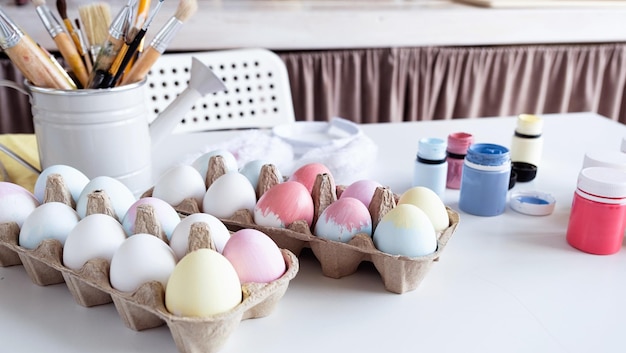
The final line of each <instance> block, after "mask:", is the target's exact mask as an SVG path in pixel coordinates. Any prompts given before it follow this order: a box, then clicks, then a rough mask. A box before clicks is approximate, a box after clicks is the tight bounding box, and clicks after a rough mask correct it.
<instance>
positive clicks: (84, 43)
mask: <svg viewBox="0 0 626 353" xmlns="http://www.w3.org/2000/svg"><path fill="white" fill-rule="evenodd" d="M74 23H76V35H77V36H78V41H79V42H80V47H81V49H82V52H81V55H82V56H83V61H84V62H85V67H86V68H87V72H88V73H91V70H92V69H93V64H92V63H91V56H90V55H89V51H88V50H87V48H88V47H89V44H87V39H86V38H85V34H84V33H83V30H82V29H81V28H80V27H81V26H80V21H79V20H78V18H75V19H74Z"/></svg>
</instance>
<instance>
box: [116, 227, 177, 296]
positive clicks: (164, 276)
mask: <svg viewBox="0 0 626 353" xmlns="http://www.w3.org/2000/svg"><path fill="white" fill-rule="evenodd" d="M175 266H176V257H175V256H174V252H173V251H172V249H170V247H169V246H167V244H166V243H165V242H164V241H163V240H161V239H159V238H157V237H155V236H154V235H151V234H146V233H139V234H135V235H133V236H131V237H129V238H127V239H126V240H124V242H122V244H120V246H119V247H118V248H117V250H116V251H115V253H114V254H113V258H112V259H111V267H110V272H109V277H110V280H111V286H112V287H113V288H115V289H117V290H119V291H122V292H134V291H135V290H137V288H139V287H140V286H141V285H142V284H144V283H147V282H150V281H158V282H160V283H161V284H162V285H163V288H164V289H165V288H166V286H167V280H168V278H169V276H170V274H171V273H172V271H173V270H174V267H175Z"/></svg>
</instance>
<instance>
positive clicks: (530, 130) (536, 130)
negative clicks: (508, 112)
mask: <svg viewBox="0 0 626 353" xmlns="http://www.w3.org/2000/svg"><path fill="white" fill-rule="evenodd" d="M542 130H543V119H542V118H541V117H540V116H538V115H533V114H520V115H518V116H517V127H516V129H515V131H517V132H518V133H520V134H524V135H530V136H535V135H541V132H542Z"/></svg>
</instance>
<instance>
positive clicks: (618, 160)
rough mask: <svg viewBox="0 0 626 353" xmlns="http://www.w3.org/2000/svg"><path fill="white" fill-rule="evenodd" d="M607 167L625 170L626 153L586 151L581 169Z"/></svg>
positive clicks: (610, 150)
mask: <svg viewBox="0 0 626 353" xmlns="http://www.w3.org/2000/svg"><path fill="white" fill-rule="evenodd" d="M590 167H607V168H617V169H622V170H626V153H624V152H620V151H615V150H612V149H594V150H590V151H587V153H585V157H584V159H583V167H582V169H585V168H590Z"/></svg>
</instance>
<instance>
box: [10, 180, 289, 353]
mask: <svg viewBox="0 0 626 353" xmlns="http://www.w3.org/2000/svg"><path fill="white" fill-rule="evenodd" d="M99 193H100V191H99ZM100 195H101V194H100ZM97 199H101V198H97ZM109 206H110V205H108V204H106V203H105V204H97V205H94V206H93V210H94V212H98V213H105V214H106V213H109V212H110V210H109V209H108V207H109ZM183 208H184V206H183ZM149 211H150V210H147V212H149ZM183 217H184V215H183ZM19 233H20V228H19V226H18V225H17V223H14V222H10V223H0V249H2V252H0V256H2V257H1V258H0V260H1V261H2V264H3V266H9V265H18V264H22V265H23V266H24V268H25V270H26V272H27V275H28V276H29V278H30V279H31V280H32V282H33V283H35V284H38V285H41V286H46V285H51V284H58V283H63V282H64V283H65V284H66V285H67V288H68V290H69V291H70V293H71V295H72V296H73V298H74V300H75V302H76V303H77V304H79V305H81V306H84V307H93V306H97V305H104V304H110V303H113V304H114V306H115V308H116V311H117V312H118V314H119V316H120V319H121V320H122V321H123V323H124V325H125V326H126V327H128V328H130V329H132V330H134V331H143V330H147V329H151V328H155V327H159V326H162V325H167V326H168V328H169V329H170V332H171V334H172V337H173V339H174V342H175V344H176V346H177V348H178V350H179V351H180V352H181V353H196V352H197V353H201V352H202V353H204V352H217V351H218V350H219V349H220V348H221V347H222V345H223V344H224V343H225V342H226V341H227V339H228V337H229V336H230V334H232V332H233V331H234V330H235V329H236V328H237V327H238V325H239V323H240V322H241V321H242V320H246V319H254V318H261V317H265V316H267V315H269V314H271V312H272V311H273V310H274V309H275V307H276V306H277V305H278V303H279V301H280V299H281V298H282V297H283V296H284V294H285V293H286V291H287V288H288V285H289V282H290V281H291V280H292V279H293V278H294V277H295V276H296V274H297V272H298V270H299V263H298V259H297V257H296V255H295V254H293V253H292V252H291V251H289V250H287V249H280V251H281V254H282V257H283V260H284V261H285V264H286V270H285V272H284V273H283V275H282V276H281V277H280V278H278V279H276V280H274V281H272V282H269V283H242V285H241V287H242V301H241V302H240V303H239V304H238V305H236V306H235V307H234V308H232V309H230V310H229V311H227V312H224V313H220V314H217V315H213V316H210V317H183V316H177V315H174V314H172V313H170V312H169V311H168V310H167V309H166V307H165V288H164V287H163V285H162V284H161V283H159V282H156V281H155V282H148V283H144V284H143V285H141V286H140V287H139V288H138V289H137V290H135V291H134V292H131V293H127V292H122V291H119V290H117V289H115V288H113V287H112V286H111V284H110V281H109V269H110V263H109V261H108V260H105V259H101V258H94V259H91V260H89V261H87V262H86V263H85V264H84V265H83V267H82V268H80V269H79V270H73V269H70V268H68V267H66V266H64V265H63V246H62V244H61V242H60V241H58V240H56V239H47V240H44V241H42V242H41V243H40V244H39V245H38V247H37V248H35V249H32V250H31V249H26V248H24V247H21V246H20V245H19ZM155 236H156V235H155ZM209 237H210V234H209ZM191 238H192V237H191V235H190V239H191ZM207 241H208V244H209V245H210V239H208V240H207V239H201V242H200V243H197V244H200V245H199V247H202V245H204V244H205V243H206V242H207ZM190 244H191V243H190ZM190 248H191V246H190ZM195 248H198V247H195ZM190 251H191V250H190Z"/></svg>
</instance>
